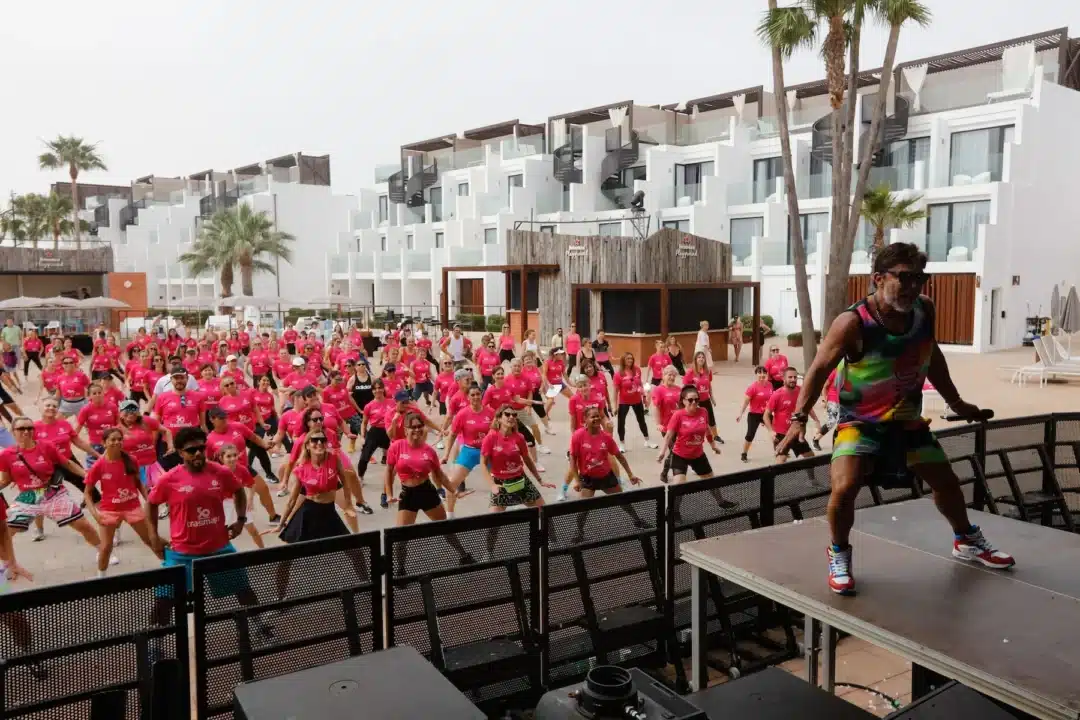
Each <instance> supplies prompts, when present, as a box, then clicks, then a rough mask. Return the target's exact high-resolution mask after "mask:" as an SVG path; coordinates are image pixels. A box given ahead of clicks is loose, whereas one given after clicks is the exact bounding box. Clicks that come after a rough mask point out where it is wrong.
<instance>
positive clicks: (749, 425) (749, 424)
mask: <svg viewBox="0 0 1080 720" xmlns="http://www.w3.org/2000/svg"><path fill="white" fill-rule="evenodd" d="M764 417H765V414H764V413H750V414H749V415H747V416H746V442H754V437H756V436H757V431H758V428H759V427H761V423H762V421H763V419H764Z"/></svg>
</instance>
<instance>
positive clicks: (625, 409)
mask: <svg viewBox="0 0 1080 720" xmlns="http://www.w3.org/2000/svg"><path fill="white" fill-rule="evenodd" d="M631 410H633V411H634V416H635V417H636V418H637V424H638V427H639V428H641V434H642V435H644V436H645V439H646V440H648V439H649V427H648V425H646V424H645V406H644V405H642V404H641V403H634V404H633V405H626V404H624V403H619V411H618V428H619V442H623V441H624V440H626V415H627V413H629V412H630V411H631Z"/></svg>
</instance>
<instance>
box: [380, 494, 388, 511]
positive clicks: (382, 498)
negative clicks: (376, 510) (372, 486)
mask: <svg viewBox="0 0 1080 720" xmlns="http://www.w3.org/2000/svg"><path fill="white" fill-rule="evenodd" d="M379 507H381V508H382V509H383V510H387V509H388V508H389V507H390V503H388V502H387V501H386V493H383V494H382V495H380V496H379Z"/></svg>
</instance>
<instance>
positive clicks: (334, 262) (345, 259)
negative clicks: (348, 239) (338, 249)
mask: <svg viewBox="0 0 1080 720" xmlns="http://www.w3.org/2000/svg"><path fill="white" fill-rule="evenodd" d="M330 272H331V273H333V274H335V275H337V274H340V273H347V272H349V256H348V254H346V253H338V254H336V255H331V256H330Z"/></svg>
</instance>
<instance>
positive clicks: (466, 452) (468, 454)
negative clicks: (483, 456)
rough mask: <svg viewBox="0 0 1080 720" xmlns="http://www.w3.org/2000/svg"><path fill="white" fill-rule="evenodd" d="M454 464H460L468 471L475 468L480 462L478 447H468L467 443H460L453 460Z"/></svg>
mask: <svg viewBox="0 0 1080 720" xmlns="http://www.w3.org/2000/svg"><path fill="white" fill-rule="evenodd" d="M454 464H455V465H460V466H461V467H463V468H465V469H466V470H468V471H469V472H472V471H473V470H474V469H476V466H477V465H479V464H480V448H474V447H469V446H468V445H462V446H461V449H460V450H458V454H457V458H456V459H455V460H454Z"/></svg>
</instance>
